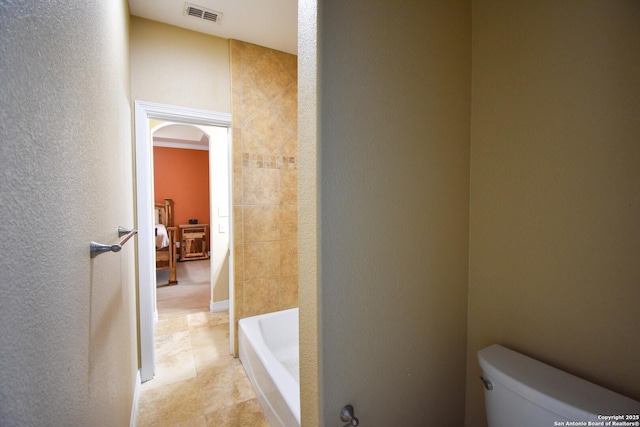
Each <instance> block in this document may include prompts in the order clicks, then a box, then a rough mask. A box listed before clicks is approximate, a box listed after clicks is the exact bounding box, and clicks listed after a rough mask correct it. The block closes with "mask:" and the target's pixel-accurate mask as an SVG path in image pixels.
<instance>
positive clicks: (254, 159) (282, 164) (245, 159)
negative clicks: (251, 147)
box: [242, 153, 298, 170]
mask: <svg viewBox="0 0 640 427" xmlns="http://www.w3.org/2000/svg"><path fill="white" fill-rule="evenodd" d="M242 166H244V167H245V168H258V169H291V170H296V169H298V163H297V159H296V158H295V157H293V156H274V155H270V154H254V153H242Z"/></svg>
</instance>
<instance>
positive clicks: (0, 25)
mask: <svg viewBox="0 0 640 427" xmlns="http://www.w3.org/2000/svg"><path fill="white" fill-rule="evenodd" d="M87 17H91V19H87ZM128 17H129V11H128V5H127V2H125V1H113V2H101V1H89V2H71V1H57V2H42V1H3V2H1V3H0V58H2V60H1V62H2V65H1V66H0V68H1V69H2V78H1V79H0V111H1V113H0V117H1V118H0V140H1V141H2V143H1V144H0V174H1V176H2V178H1V179H0V203H1V204H2V206H3V208H2V211H1V213H0V234H1V235H2V246H1V247H0V253H1V256H0V271H2V279H0V295H1V296H2V297H1V298H0V324H1V325H2V333H0V396H1V397H0V401H1V402H2V403H1V404H0V420H2V421H1V422H0V423H2V425H7V426H13V425H60V426H63V425H64V426H89V425H104V426H123V425H128V424H129V420H130V415H131V404H132V401H133V392H134V380H135V374H136V371H137V368H138V364H137V362H138V360H137V341H136V308H135V270H134V250H133V248H134V244H133V243H127V245H126V246H125V247H124V249H123V250H122V251H121V252H120V253H117V254H116V253H108V254H104V255H101V256H100V257H98V258H95V259H93V260H91V259H90V258H89V242H90V241H91V240H97V241H102V242H105V243H111V242H114V241H117V240H118V235H117V227H118V226H119V225H123V226H133V220H134V218H133V194H132V188H133V187H132V182H133V178H132V170H133V169H132V162H131V152H132V148H131V103H130V98H129V94H130V87H129V50H128V49H129V43H128V28H129V22H128Z"/></svg>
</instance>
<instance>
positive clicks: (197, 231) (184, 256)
mask: <svg viewBox="0 0 640 427" xmlns="http://www.w3.org/2000/svg"><path fill="white" fill-rule="evenodd" d="M179 227H180V236H181V238H180V261H190V260H194V259H209V225H208V224H181V225H179Z"/></svg>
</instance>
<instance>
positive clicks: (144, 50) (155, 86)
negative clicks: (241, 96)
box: [131, 16, 231, 113]
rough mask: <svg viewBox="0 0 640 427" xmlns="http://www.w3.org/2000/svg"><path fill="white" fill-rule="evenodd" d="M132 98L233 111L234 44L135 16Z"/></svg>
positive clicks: (223, 111)
mask: <svg viewBox="0 0 640 427" xmlns="http://www.w3.org/2000/svg"><path fill="white" fill-rule="evenodd" d="M131 96H132V98H133V99H134V100H141V101H148V102H156V103H160V104H169V105H178V106H182V107H189V108H199V109H203V110H209V111H216V112H220V113H230V112H231V81H230V77H229V40H226V39H222V38H219V37H214V36H210V35H207V34H202V33H196V32H194V31H189V30H185V29H182V28H178V27H174V26H171V25H167V24H161V23H159V22H155V21H150V20H148V19H143V18H138V17H136V16H132V17H131Z"/></svg>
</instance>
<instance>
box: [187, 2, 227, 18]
mask: <svg viewBox="0 0 640 427" xmlns="http://www.w3.org/2000/svg"><path fill="white" fill-rule="evenodd" d="M184 16H191V17H193V18H197V19H203V20H205V21H211V22H220V20H221V19H222V12H216V11H215V10H211V9H207V8H206V7H202V6H197V5H195V4H189V3H185V4H184Z"/></svg>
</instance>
